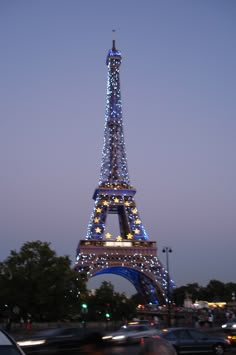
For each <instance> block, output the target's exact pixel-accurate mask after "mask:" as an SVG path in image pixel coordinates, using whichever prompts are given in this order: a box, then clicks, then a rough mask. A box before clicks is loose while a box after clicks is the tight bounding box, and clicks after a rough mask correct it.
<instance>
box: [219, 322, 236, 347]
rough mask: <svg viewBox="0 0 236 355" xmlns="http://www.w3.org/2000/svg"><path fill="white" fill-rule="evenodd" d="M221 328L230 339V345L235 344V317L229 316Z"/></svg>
mask: <svg viewBox="0 0 236 355" xmlns="http://www.w3.org/2000/svg"><path fill="white" fill-rule="evenodd" d="M221 327H222V330H223V331H224V333H225V335H226V336H227V338H228V339H229V340H230V342H231V344H232V345H235V344H236V318H235V317H234V318H231V319H229V320H228V321H227V323H225V324H223V325H222V326H221Z"/></svg>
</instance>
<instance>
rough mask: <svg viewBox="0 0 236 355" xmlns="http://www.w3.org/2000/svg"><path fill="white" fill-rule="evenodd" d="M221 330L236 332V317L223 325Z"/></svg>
mask: <svg viewBox="0 0 236 355" xmlns="http://www.w3.org/2000/svg"><path fill="white" fill-rule="evenodd" d="M221 328H223V329H230V330H235V331H236V317H233V318H230V319H229V320H228V321H227V322H226V323H225V324H222V326H221Z"/></svg>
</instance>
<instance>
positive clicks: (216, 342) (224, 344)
mask: <svg viewBox="0 0 236 355" xmlns="http://www.w3.org/2000/svg"><path fill="white" fill-rule="evenodd" d="M160 336H161V337H162V338H164V339H165V340H167V341H168V342H170V343H171V344H172V345H173V346H174V348H175V350H176V352H177V353H178V354H187V353H192V354H193V353H213V354H216V355H222V354H224V352H225V351H227V350H229V349H230V345H231V344H230V341H229V340H228V339H226V338H225V337H220V336H219V337H218V336H213V335H209V334H206V333H205V332H204V331H200V330H197V329H195V328H167V329H163V330H161V331H160Z"/></svg>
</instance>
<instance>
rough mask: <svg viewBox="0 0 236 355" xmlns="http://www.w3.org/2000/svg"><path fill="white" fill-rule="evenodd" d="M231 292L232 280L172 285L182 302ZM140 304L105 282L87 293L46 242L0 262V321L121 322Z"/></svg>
mask: <svg viewBox="0 0 236 355" xmlns="http://www.w3.org/2000/svg"><path fill="white" fill-rule="evenodd" d="M235 294H236V284H235V283H226V284H224V283H222V282H220V281H217V280H211V281H210V282H209V284H208V285H207V286H206V287H202V286H199V285H198V284H197V283H192V284H188V285H186V286H182V287H179V288H176V289H175V290H174V292H173V294H172V302H173V304H175V305H176V306H183V305H184V300H185V299H186V297H190V298H191V299H192V301H193V302H194V301H196V300H205V301H208V302H210V301H224V302H232V301H233V297H234V296H233V295H235ZM140 303H141V304H143V303H144V301H143V299H142V298H141V297H140V296H139V295H138V294H136V295H133V296H132V297H130V298H128V297H126V295H125V294H124V293H118V292H115V291H114V287H113V285H112V284H111V283H110V282H103V283H102V285H101V286H100V288H98V289H96V290H95V292H94V293H91V292H89V291H88V290H87V288H86V278H85V277H83V276H82V275H79V274H78V273H77V272H75V271H74V270H73V267H72V262H71V260H70V259H69V257H68V256H63V257H61V256H60V257H59V256H57V255H56V253H55V251H53V250H52V249H51V248H50V243H46V242H41V241H34V242H27V243H25V244H24V245H23V246H22V247H21V249H20V251H19V252H16V251H11V253H10V255H9V257H7V258H6V260H4V261H3V262H0V322H1V321H5V320H6V319H7V318H8V319H9V318H10V319H11V320H13V321H20V320H24V321H26V320H27V319H31V320H33V321H41V322H42V321H66V320H70V321H71V320H82V321H83V320H85V319H86V320H97V321H104V320H109V319H110V318H112V320H122V319H126V318H127V315H129V317H130V318H132V317H134V316H135V315H136V307H137V305H138V304H140Z"/></svg>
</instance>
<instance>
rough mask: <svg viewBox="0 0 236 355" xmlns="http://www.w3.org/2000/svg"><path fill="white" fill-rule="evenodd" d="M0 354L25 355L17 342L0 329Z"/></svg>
mask: <svg viewBox="0 0 236 355" xmlns="http://www.w3.org/2000/svg"><path fill="white" fill-rule="evenodd" d="M0 354H1V355H25V353H24V351H23V350H22V349H21V348H20V347H19V346H18V345H17V343H16V342H15V340H14V339H13V338H12V337H11V336H10V335H9V334H8V333H7V332H6V331H5V330H3V329H0Z"/></svg>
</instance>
